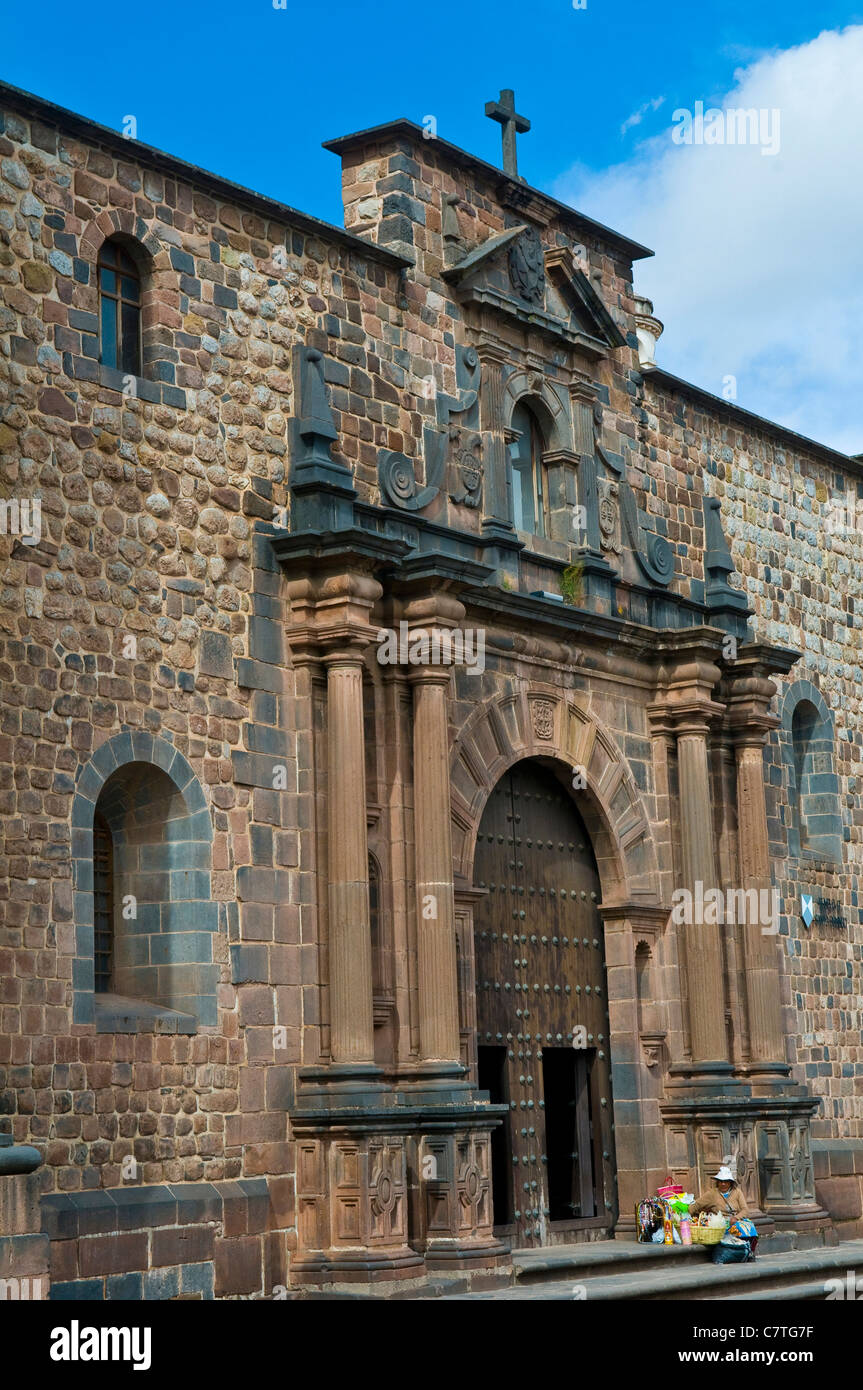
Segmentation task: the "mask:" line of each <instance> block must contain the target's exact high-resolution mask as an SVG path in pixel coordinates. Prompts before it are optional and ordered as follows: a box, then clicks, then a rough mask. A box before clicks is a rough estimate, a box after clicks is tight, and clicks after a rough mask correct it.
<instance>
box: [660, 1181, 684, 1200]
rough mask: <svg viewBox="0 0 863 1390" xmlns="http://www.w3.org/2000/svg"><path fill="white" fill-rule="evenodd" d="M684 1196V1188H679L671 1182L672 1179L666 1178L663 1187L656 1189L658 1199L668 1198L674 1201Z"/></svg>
mask: <svg viewBox="0 0 863 1390" xmlns="http://www.w3.org/2000/svg"><path fill="white" fill-rule="evenodd" d="M682 1194H683V1188H682V1187H678V1185H677V1184H676V1183H673V1182H672V1181H671V1178H666V1179H665V1182H664V1183H663V1184H662V1187H658V1188H657V1189H656V1195H657V1197H666V1198H669V1199H673V1198H674V1197H680V1196H682Z"/></svg>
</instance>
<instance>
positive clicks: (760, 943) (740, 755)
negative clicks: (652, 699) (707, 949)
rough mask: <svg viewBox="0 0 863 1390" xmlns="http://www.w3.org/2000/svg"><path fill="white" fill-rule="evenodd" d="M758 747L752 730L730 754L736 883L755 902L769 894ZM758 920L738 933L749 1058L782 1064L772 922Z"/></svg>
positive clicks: (760, 742) (761, 738) (758, 737)
mask: <svg viewBox="0 0 863 1390" xmlns="http://www.w3.org/2000/svg"><path fill="white" fill-rule="evenodd" d="M763 743H764V734H763V733H762V732H761V731H758V732H755V733H752V734H751V735H749V736H748V737H745V738H741V739H740V741H739V742H738V743H737V747H736V750H735V752H736V760H737V841H738V846H739V851H738V857H739V864H740V883H741V887H742V888H743V889H744V890H750V889H754V890H755V891H756V892H757V893H758V894H759V902H760V898H761V894H762V893H766V894H769V893H770V889H771V884H770V852H769V845H768V834H767V803H766V800H765V796H764V755H763ZM768 901H770V899H769V898H768ZM760 919H761V913H760V912H759V913H756V914H755V920H754V921H753V913H752V911H751V910H749V911H747V913H746V921H745V926H744V933H743V935H744V949H745V964H746V1003H747V1012H748V1015H749V1050H750V1059H751V1061H752V1062H754V1063H756V1064H757V1063H759V1062H766V1063H777V1062H779V1063H783V1062H784V1060H785V1039H784V1035H783V1030H782V1006H781V1000H780V993H779V957H778V952H777V948H776V935H775V933H776V931H777V930H778V923H773V924H771V925H772V930H771V926H766V925H765V923H764V922H763V921H762V920H760Z"/></svg>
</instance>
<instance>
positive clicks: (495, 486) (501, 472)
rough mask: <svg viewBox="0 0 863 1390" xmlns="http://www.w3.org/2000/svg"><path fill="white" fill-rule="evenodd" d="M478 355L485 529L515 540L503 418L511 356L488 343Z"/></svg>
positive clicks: (479, 349) (491, 536) (502, 349)
mask: <svg viewBox="0 0 863 1390" xmlns="http://www.w3.org/2000/svg"><path fill="white" fill-rule="evenodd" d="M477 354H478V356H479V359H480V362H481V364H482V382H481V388H480V426H481V429H482V433H483V438H484V441H485V469H484V486H483V501H484V515H483V521H482V527H483V532H484V533H485V534H487V535H488V536H489V537H490V538H493V537H500V536H502V537H503V538H504V539H508V540H514V539H515V532H514V529H513V523H512V494H511V490H510V483H509V468H508V466H507V457H506V439H505V437H504V418H503V414H504V398H503V366H504V363H505V362H506V361H507V360H508V353H507V352H506V349H505V348H504V347H503V346H502V345H499V344H497V343H494V342H488V341H487V342H481V343H479V344H478V345H477Z"/></svg>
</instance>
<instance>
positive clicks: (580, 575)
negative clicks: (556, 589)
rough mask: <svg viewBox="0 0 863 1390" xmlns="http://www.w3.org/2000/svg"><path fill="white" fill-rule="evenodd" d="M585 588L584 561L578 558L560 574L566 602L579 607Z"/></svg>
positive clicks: (572, 606)
mask: <svg viewBox="0 0 863 1390" xmlns="http://www.w3.org/2000/svg"><path fill="white" fill-rule="evenodd" d="M583 590H584V562H583V561H582V560H576V562H575V564H574V565H568V566H567V567H566V569H565V570H564V571H563V574H562V575H561V576H560V592H561V594H562V595H563V601H564V603H568V604H569V606H570V608H576V607H578V604H579V603H580V602H581V598H582V594H583Z"/></svg>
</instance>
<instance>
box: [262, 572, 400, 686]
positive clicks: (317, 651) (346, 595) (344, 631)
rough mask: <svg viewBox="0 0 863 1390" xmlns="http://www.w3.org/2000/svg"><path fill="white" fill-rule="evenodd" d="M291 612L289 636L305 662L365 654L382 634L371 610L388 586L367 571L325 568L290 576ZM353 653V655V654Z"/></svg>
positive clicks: (360, 658)
mask: <svg viewBox="0 0 863 1390" xmlns="http://www.w3.org/2000/svg"><path fill="white" fill-rule="evenodd" d="M286 587H287V593H288V599H289V601H290V617H289V619H288V626H287V632H286V637H287V641H288V645H289V647H290V648H291V651H292V653H293V654H294V657H295V659H299V660H300V661H301V662H303V663H304V664H309V663H313V662H319V661H324V662H327V663H330V662H331V661H333V660H334V659H338V657H337V653H338V652H339V651H342V652H343V653H344V659H346V660H347V659H354V657H355V659H356V660H358V661H361V660H362V653H363V652H364V650H365V649H366V648H367V647H368V646H370V645H371V644H372V643H373V642H374V641H376V640H377V635H378V631H379V629H378V628H377V627H376V626H374V625H373V624H372V623H371V621H370V619H371V612H372V609H373V608H374V605H375V604H376V603H377V601H378V599H379V598H380V597H381V595H382V593H383V587H382V585H381V584H380V583H379V582H378V580H377V579H375V578H374V576H373V575H371V574H369V573H364V572H363V571H347V570H334V571H321V572H319V573H317V574H313V575H308V576H303V577H302V578H297V579H290V580H288V583H287V586H286ZM349 654H350V655H349Z"/></svg>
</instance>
